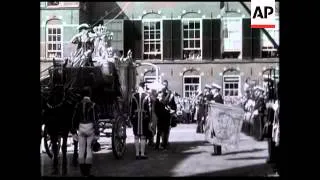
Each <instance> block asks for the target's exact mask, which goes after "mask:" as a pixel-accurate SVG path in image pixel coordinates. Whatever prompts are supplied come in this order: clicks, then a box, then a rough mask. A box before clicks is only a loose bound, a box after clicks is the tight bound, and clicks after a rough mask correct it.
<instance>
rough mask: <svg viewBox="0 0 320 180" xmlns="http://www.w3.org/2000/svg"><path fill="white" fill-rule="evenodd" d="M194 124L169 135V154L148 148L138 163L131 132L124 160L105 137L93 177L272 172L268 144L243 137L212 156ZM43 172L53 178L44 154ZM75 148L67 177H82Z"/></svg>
mask: <svg viewBox="0 0 320 180" xmlns="http://www.w3.org/2000/svg"><path fill="white" fill-rule="evenodd" d="M195 129H196V125H195V124H189V125H184V124H179V125H178V126H177V127H176V128H173V129H172V131H171V133H170V147H169V150H168V151H166V152H162V151H156V150H154V149H153V148H150V147H147V150H146V151H147V155H148V157H149V159H148V160H135V153H134V145H133V134H132V129H131V128H129V129H127V135H128V138H127V152H126V153H125V156H124V158H123V159H122V160H116V159H115V158H114V156H113V154H112V149H111V139H110V138H105V137H102V138H100V140H99V141H100V143H101V146H102V150H101V151H100V152H98V153H95V154H94V164H93V169H92V174H93V175H94V176H265V175H267V174H271V173H272V169H271V167H270V165H267V164H266V163H265V162H266V159H267V156H268V149H267V142H266V141H262V142H257V141H255V140H254V139H253V138H251V137H248V136H246V135H244V134H241V139H240V143H239V148H238V149H236V150H229V151H226V150H225V149H223V154H222V155H221V156H212V155H211V153H212V152H213V147H212V145H210V144H208V143H205V142H204V135H203V134H196V133H195ZM41 158H42V167H41V172H42V174H43V176H50V175H51V164H52V162H51V160H50V159H49V158H48V156H47V155H46V154H45V153H42V156H41ZM71 158H72V146H70V147H69V148H68V160H69V161H68V163H69V165H68V175H67V176H80V172H79V169H78V168H75V167H72V166H71V164H70V163H71Z"/></svg>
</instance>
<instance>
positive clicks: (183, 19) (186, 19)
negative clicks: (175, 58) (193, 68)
mask: <svg viewBox="0 0 320 180" xmlns="http://www.w3.org/2000/svg"><path fill="white" fill-rule="evenodd" d="M184 21H188V22H189V21H200V38H199V39H200V48H184V42H183V41H184V40H185V38H184V28H183V22H184ZM202 21H203V19H202V18H182V19H181V31H182V33H181V34H182V38H181V39H182V41H181V45H182V55H183V51H184V50H191V51H192V50H200V59H201V60H202V54H203V51H202V49H203V48H202V30H203V28H202V24H203V23H202ZM189 31H190V29H188V32H189ZM192 39H193V40H198V38H192ZM186 40H188V41H190V38H186ZM187 59H188V58H187ZM194 60H196V59H194Z"/></svg>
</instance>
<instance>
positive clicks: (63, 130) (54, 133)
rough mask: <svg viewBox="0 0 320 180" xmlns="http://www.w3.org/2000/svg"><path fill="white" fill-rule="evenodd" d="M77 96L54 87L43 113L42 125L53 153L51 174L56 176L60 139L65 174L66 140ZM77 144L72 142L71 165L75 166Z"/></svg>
mask: <svg viewBox="0 0 320 180" xmlns="http://www.w3.org/2000/svg"><path fill="white" fill-rule="evenodd" d="M76 103H77V96H72V94H71V93H70V91H68V90H67V89H65V88H64V87H63V86H54V87H53V89H52V91H51V92H50V94H49V96H48V98H47V100H46V104H45V107H44V111H43V118H44V124H45V126H46V129H47V132H48V135H49V136H50V139H51V143H52V151H53V172H52V174H58V173H59V168H58V161H59V160H58V158H59V157H58V155H59V151H60V148H59V145H58V143H59V140H60V138H62V140H63V141H62V146H61V150H62V171H63V172H62V174H66V173H67V139H68V135H69V132H70V130H71V127H72V115H73V111H74V107H75V104H76ZM77 158H78V142H76V141H74V153H73V165H74V166H76V165H77Z"/></svg>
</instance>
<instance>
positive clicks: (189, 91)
mask: <svg viewBox="0 0 320 180" xmlns="http://www.w3.org/2000/svg"><path fill="white" fill-rule="evenodd" d="M200 81H201V80H200V76H184V77H183V96H184V97H193V96H195V95H196V93H197V92H198V90H199V89H201V87H200V86H201V82H200Z"/></svg>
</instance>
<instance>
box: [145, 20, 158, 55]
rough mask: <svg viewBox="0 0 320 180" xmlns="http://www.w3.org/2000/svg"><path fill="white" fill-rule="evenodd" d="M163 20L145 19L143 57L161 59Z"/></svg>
mask: <svg viewBox="0 0 320 180" xmlns="http://www.w3.org/2000/svg"><path fill="white" fill-rule="evenodd" d="M161 26H162V25H161V20H144V21H143V46H144V47H143V50H144V51H143V59H161V39H162V35H161V34H162V28H161Z"/></svg>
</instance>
